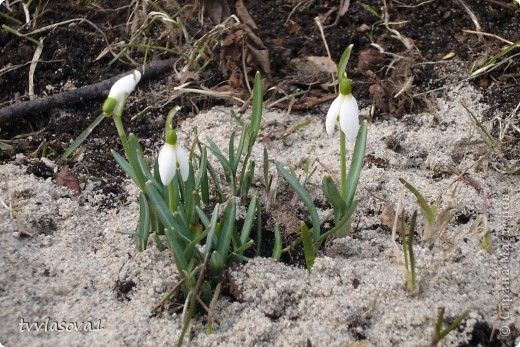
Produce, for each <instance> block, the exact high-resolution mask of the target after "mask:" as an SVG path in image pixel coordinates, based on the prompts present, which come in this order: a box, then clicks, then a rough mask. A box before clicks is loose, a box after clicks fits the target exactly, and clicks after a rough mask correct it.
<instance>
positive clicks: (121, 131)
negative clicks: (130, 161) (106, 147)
mask: <svg viewBox="0 0 520 347" xmlns="http://www.w3.org/2000/svg"><path fill="white" fill-rule="evenodd" d="M127 98H128V94H125V95H124V96H123V98H122V99H121V100H120V101H119V102H118V103H117V106H116V108H115V109H114V112H113V113H112V118H113V119H114V124H115V125H116V129H117V134H118V135H119V137H120V138H121V142H122V143H123V148H124V149H125V152H126V153H128V138H127V137H126V133H125V128H124V126H123V120H122V119H121V118H122V115H123V109H124V107H125V104H126V99H127ZM127 157H128V154H127Z"/></svg>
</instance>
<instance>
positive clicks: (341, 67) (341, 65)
mask: <svg viewBox="0 0 520 347" xmlns="http://www.w3.org/2000/svg"><path fill="white" fill-rule="evenodd" d="M352 47H354V45H353V44H351V45H350V46H348V47H347V48H346V49H345V50H344V51H343V54H342V55H341V59H340V60H339V64H338V82H339V81H341V80H342V79H343V74H344V73H345V70H346V69H347V64H348V60H349V58H350V52H352Z"/></svg>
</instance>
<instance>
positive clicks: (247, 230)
mask: <svg viewBox="0 0 520 347" xmlns="http://www.w3.org/2000/svg"><path fill="white" fill-rule="evenodd" d="M257 202H258V198H257V197H256V195H254V196H253V198H252V199H251V202H250V203H249V208H248V209H247V214H246V218H245V220H244V226H243V227H242V232H241V233H240V241H241V243H242V244H245V243H246V242H248V240H249V235H251V229H252V228H253V222H254V219H255V212H256V205H257ZM235 252H237V251H235ZM237 253H238V252H237Z"/></svg>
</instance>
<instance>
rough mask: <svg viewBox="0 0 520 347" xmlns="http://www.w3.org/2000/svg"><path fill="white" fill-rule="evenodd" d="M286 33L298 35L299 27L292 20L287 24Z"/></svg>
mask: <svg viewBox="0 0 520 347" xmlns="http://www.w3.org/2000/svg"><path fill="white" fill-rule="evenodd" d="M287 32H288V33H289V34H298V33H299V32H300V25H299V24H298V23H296V22H295V21H293V20H290V21H289V23H287Z"/></svg>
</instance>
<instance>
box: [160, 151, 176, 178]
mask: <svg viewBox="0 0 520 347" xmlns="http://www.w3.org/2000/svg"><path fill="white" fill-rule="evenodd" d="M157 162H158V164H159V174H160V175H161V181H162V184H163V185H165V186H167V185H168V184H170V182H171V181H172V179H173V177H175V173H176V172H177V156H176V155H175V146H173V145H170V144H167V143H165V144H164V146H163V147H162V148H161V151H160V152H159V157H158V158H157Z"/></svg>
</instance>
